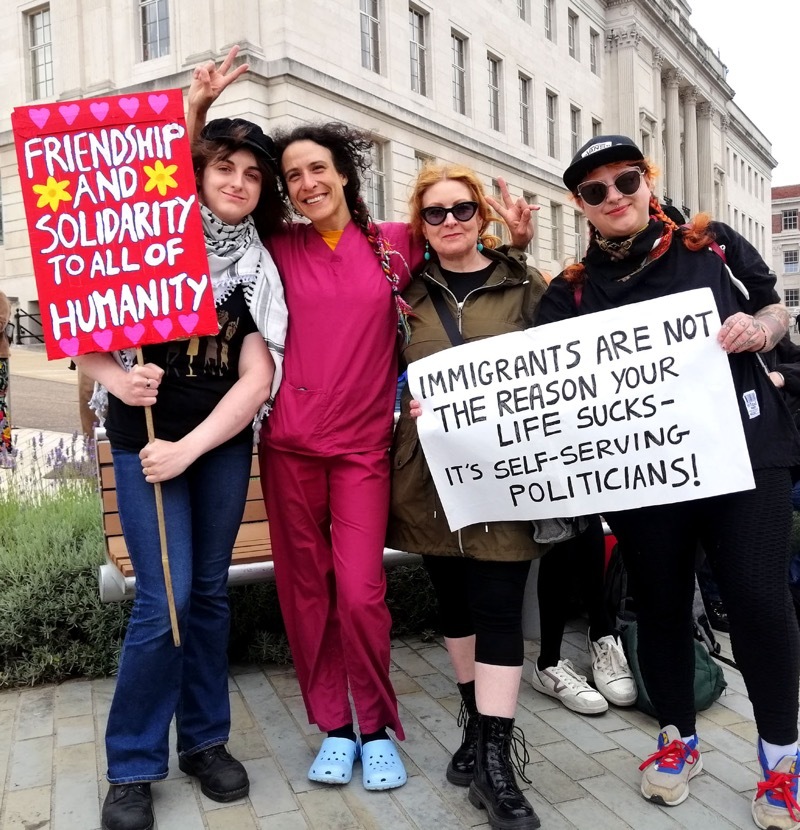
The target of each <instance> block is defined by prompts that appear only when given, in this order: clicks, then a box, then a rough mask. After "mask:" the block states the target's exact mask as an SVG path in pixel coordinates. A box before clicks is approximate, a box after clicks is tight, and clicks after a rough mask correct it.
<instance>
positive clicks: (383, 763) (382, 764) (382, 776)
mask: <svg viewBox="0 0 800 830" xmlns="http://www.w3.org/2000/svg"><path fill="white" fill-rule="evenodd" d="M361 767H362V772H363V773H364V789H365V790H391V789H394V788H395V787H402V786H403V784H405V783H406V781H407V780H408V776H407V775H406V768H405V767H404V766H403V760H402V758H401V757H400V754H399V753H398V751H397V747H396V746H395V745H394V742H393V741H390V740H389V739H386V740H382V741H369V742H368V743H365V744H364V745H363V746H362V747H361Z"/></svg>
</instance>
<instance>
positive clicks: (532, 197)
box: [522, 190, 539, 257]
mask: <svg viewBox="0 0 800 830" xmlns="http://www.w3.org/2000/svg"><path fill="white" fill-rule="evenodd" d="M522 198H523V199H524V200H525V204H527V205H535V204H536V194H535V193H531V192H530V191H529V190H523V191H522ZM538 247H539V234H538V233H535V234H534V235H533V239H531V241H530V242H529V243H528V247H527V248H526V249H525V251H526V252H527V253H529V254H530V255H531V256H533V257H535V256H536V254H537V251H538Z"/></svg>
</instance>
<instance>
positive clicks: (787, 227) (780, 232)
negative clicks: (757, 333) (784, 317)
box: [772, 184, 800, 312]
mask: <svg viewBox="0 0 800 830" xmlns="http://www.w3.org/2000/svg"><path fill="white" fill-rule="evenodd" d="M798 217H800V184H790V185H786V186H785V187H773V188H772V269H773V270H774V271H775V273H776V274H777V276H778V290H779V291H780V293H781V297H782V298H783V301H784V303H785V304H786V305H787V306H788V307H789V308H791V309H793V310H794V311H796V312H800V223H799V221H798Z"/></svg>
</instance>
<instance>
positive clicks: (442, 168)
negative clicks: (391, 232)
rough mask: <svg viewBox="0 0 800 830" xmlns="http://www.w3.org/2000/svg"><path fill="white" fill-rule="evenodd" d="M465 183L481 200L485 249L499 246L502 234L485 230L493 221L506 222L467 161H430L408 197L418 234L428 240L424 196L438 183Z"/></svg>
mask: <svg viewBox="0 0 800 830" xmlns="http://www.w3.org/2000/svg"><path fill="white" fill-rule="evenodd" d="M447 180H450V181H454V182H461V183H462V184H464V185H466V186H467V187H468V188H469V191H470V193H471V194H472V201H474V202H477V203H478V216H479V217H480V230H479V231H478V234H479V235H480V238H481V242H482V243H483V246H484V248H496V247H497V246H498V245H500V244H501V242H502V240H501V239H500V237H499V236H495V235H494V234H490V233H489V234H485V235H484V233H483V232H484V230H485V229H486V227H487V226H488V225H489V223H490V222H501V223H502V222H503V220H502V219H501V218H500V217H499V216H496V215H495V213H494V212H493V211H492V209H491V207H489V203H488V202H487V201H486V193H485V192H484V189H483V185H482V184H481V181H480V179H479V178H478V176H477V175H476V173H475V171H474V170H472V169H470V168H469V167H465V166H464V165H463V164H431V163H428V164H426V165H425V166H424V167H423V168H422V170H420V172H419V175H418V176H417V178H416V180H415V181H414V186H413V190H412V191H411V196H410V197H409V200H408V211H409V222H410V224H411V229H412V231H413V232H414V235H415V236H416V237H417V238H418V239H424V238H425V235H424V234H423V232H422V226H423V222H424V220H423V218H422V215H421V214H420V210H422V197H423V196H424V195H425V193H426V192H427V191H428V189H429V188H431V187H433V185H435V184H436V183H437V182H442V181H447Z"/></svg>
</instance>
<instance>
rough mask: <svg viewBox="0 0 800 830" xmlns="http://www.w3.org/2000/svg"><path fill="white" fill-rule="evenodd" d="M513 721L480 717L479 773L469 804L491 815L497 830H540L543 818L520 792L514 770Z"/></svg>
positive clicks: (476, 764) (476, 767)
mask: <svg viewBox="0 0 800 830" xmlns="http://www.w3.org/2000/svg"><path fill="white" fill-rule="evenodd" d="M513 730H514V719H513V718H498V717H491V716H488V715H480V716H479V728H478V751H477V753H476V755H475V773H474V775H473V778H472V783H471V784H470V785H469V800H470V801H471V802H472V804H473V805H474V806H475V807H478V808H479V809H485V810H486V811H487V813H488V814H489V825H490V826H491V827H493V828H495V830H536V828H537V827H539V824H540V822H539V817H538V816H537V815H536V813H535V812H534V811H533V807H531V805H530V803H529V802H528V800H527V799H526V798H525V796H524V795H523V794H522V793H521V792H520V789H519V786H518V785H517V779H516V778H515V777H514V770H513V769H512V766H511V740H512V734H513Z"/></svg>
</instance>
